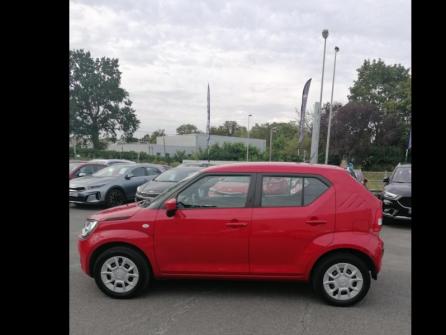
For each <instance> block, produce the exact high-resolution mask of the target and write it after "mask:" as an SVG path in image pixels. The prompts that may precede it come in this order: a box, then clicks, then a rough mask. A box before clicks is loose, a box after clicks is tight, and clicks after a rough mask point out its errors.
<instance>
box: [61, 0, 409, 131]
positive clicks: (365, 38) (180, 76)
mask: <svg viewBox="0 0 446 335" xmlns="http://www.w3.org/2000/svg"><path fill="white" fill-rule="evenodd" d="M70 7H71V8H70V48H84V49H87V50H90V51H91V52H92V54H93V56H95V57H101V56H108V57H116V58H119V60H120V64H121V70H122V72H123V86H124V87H125V88H126V89H127V90H128V91H129V93H130V97H131V99H132V100H133V101H134V106H135V109H136V110H137V113H138V117H139V118H140V119H141V121H142V124H141V129H144V131H145V130H147V129H151V131H153V130H155V129H157V128H166V129H167V130H168V132H170V133H171V132H174V131H175V128H176V127H177V126H178V125H179V124H181V123H185V122H188V123H189V122H191V123H195V124H196V125H197V126H198V127H199V128H201V129H205V123H206V115H205V111H206V86H207V83H208V82H210V84H211V96H212V98H211V105H212V115H211V122H212V123H214V122H217V121H219V120H222V121H224V120H225V119H227V118H229V116H231V115H235V116H237V117H239V116H240V121H241V122H242V121H243V122H246V121H245V119H246V117H244V116H243V115H247V114H248V113H254V114H255V122H268V121H271V120H273V118H276V119H283V120H287V119H288V120H291V119H294V118H295V117H296V116H295V115H294V114H295V113H294V108H295V107H297V106H299V107H300V98H301V97H300V94H301V91H302V88H303V85H304V84H305V81H306V80H307V79H308V78H313V81H312V85H311V88H310V95H309V100H308V106H309V108H311V107H312V104H313V103H314V101H317V100H319V89H320V79H321V78H320V76H321V73H320V72H321V67H322V49H323V40H322V38H321V30H322V29H323V28H328V29H329V30H330V36H329V38H328V39H327V59H326V73H325V88H324V101H327V100H328V99H329V95H330V89H331V87H330V84H331V76H332V68H333V64H332V63H333V56H334V53H333V48H334V46H335V45H338V46H339V47H340V49H341V51H340V53H339V55H338V64H337V73H336V87H335V94H334V97H335V100H337V101H341V102H345V101H346V100H347V95H348V88H349V87H350V86H351V85H352V84H353V80H354V79H355V78H356V69H357V68H358V67H359V66H360V65H361V64H362V62H363V61H364V59H367V58H370V59H372V58H379V57H380V58H382V59H384V61H386V62H388V63H402V64H403V65H404V66H406V67H410V2H408V1H396V0H392V1H391V0H379V1H378V0H374V1H360V2H358V1H355V0H346V1H322V0H317V1H306V2H303V1H295V0H274V1H268V0H257V1H242V0H240V1H235V0H214V1H186V0H184V1H180V0H165V1H161V0H160V1H143V0H122V1H121V0H88V1H87V0H85V1H79V0H78V1H71V5H70ZM271 111H274V112H271Z"/></svg>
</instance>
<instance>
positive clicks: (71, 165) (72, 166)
mask: <svg viewBox="0 0 446 335" xmlns="http://www.w3.org/2000/svg"><path fill="white" fill-rule="evenodd" d="M81 164H82V163H70V172H71V171H73V170H74V169H75V168H77V167H78V166H79V165H81Z"/></svg>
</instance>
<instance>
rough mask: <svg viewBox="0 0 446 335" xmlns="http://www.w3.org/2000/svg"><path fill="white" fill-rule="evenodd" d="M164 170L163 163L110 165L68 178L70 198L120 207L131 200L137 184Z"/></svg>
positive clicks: (71, 200)
mask: <svg viewBox="0 0 446 335" xmlns="http://www.w3.org/2000/svg"><path fill="white" fill-rule="evenodd" d="M166 170H167V167H166V166H163V165H159V164H148V163H142V164H137V163H130V164H123V163H118V164H113V165H109V166H106V167H104V168H102V169H101V170H99V171H97V172H95V173H93V174H92V175H89V176H85V177H80V178H75V179H72V180H70V186H69V201H70V202H71V203H75V204H101V205H105V206H106V207H113V206H119V205H122V204H124V203H126V202H128V201H133V200H134V199H135V194H136V189H137V187H138V186H140V185H142V184H144V183H146V182H148V181H150V180H152V179H153V178H155V177H156V176H158V175H159V174H161V173H162V172H164V171H166Z"/></svg>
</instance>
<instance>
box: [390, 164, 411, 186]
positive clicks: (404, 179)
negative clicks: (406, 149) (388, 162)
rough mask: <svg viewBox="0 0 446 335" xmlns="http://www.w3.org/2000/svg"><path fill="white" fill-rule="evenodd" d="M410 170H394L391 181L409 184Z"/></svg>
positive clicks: (408, 168) (407, 168)
mask: <svg viewBox="0 0 446 335" xmlns="http://www.w3.org/2000/svg"><path fill="white" fill-rule="evenodd" d="M411 175H412V169H411V168H410V167H404V168H403V167H400V168H397V169H396V170H395V173H394V175H393V178H392V181H393V182H394V183H411V182H412V176H411Z"/></svg>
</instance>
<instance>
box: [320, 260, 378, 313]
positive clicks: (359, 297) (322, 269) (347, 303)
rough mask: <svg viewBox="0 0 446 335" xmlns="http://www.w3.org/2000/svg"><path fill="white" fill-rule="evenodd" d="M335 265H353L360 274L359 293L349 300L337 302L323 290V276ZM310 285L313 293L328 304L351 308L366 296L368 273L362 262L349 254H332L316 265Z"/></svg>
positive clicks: (368, 282) (368, 281)
mask: <svg viewBox="0 0 446 335" xmlns="http://www.w3.org/2000/svg"><path fill="white" fill-rule="evenodd" d="M337 263H348V264H352V265H354V266H355V267H356V268H358V269H359V271H360V272H361V275H362V278H363V282H362V288H361V290H360V292H359V293H358V294H357V295H356V296H354V297H353V298H351V299H347V300H338V299H335V298H333V297H332V296H330V295H329V294H328V293H327V292H326V290H325V289H324V284H323V280H324V274H325V272H326V271H327V270H328V269H329V268H330V267H331V266H333V265H335V264H337ZM312 285H313V289H314V291H315V292H316V293H317V294H318V295H319V296H320V297H321V298H322V299H323V300H324V301H325V302H327V303H328V304H330V305H334V306H340V307H346V306H352V305H354V304H356V303H358V302H359V301H361V300H362V299H363V298H364V297H365V296H366V294H367V292H368V291H369V288H370V271H369V268H368V267H367V265H366V264H365V263H364V261H363V260H362V259H361V258H359V257H357V256H355V255H353V254H350V253H345V252H343V253H341V252H339V253H336V254H332V255H330V256H328V257H326V258H325V259H323V260H322V261H321V262H319V263H318V264H317V265H316V268H314V271H313V276H312Z"/></svg>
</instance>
